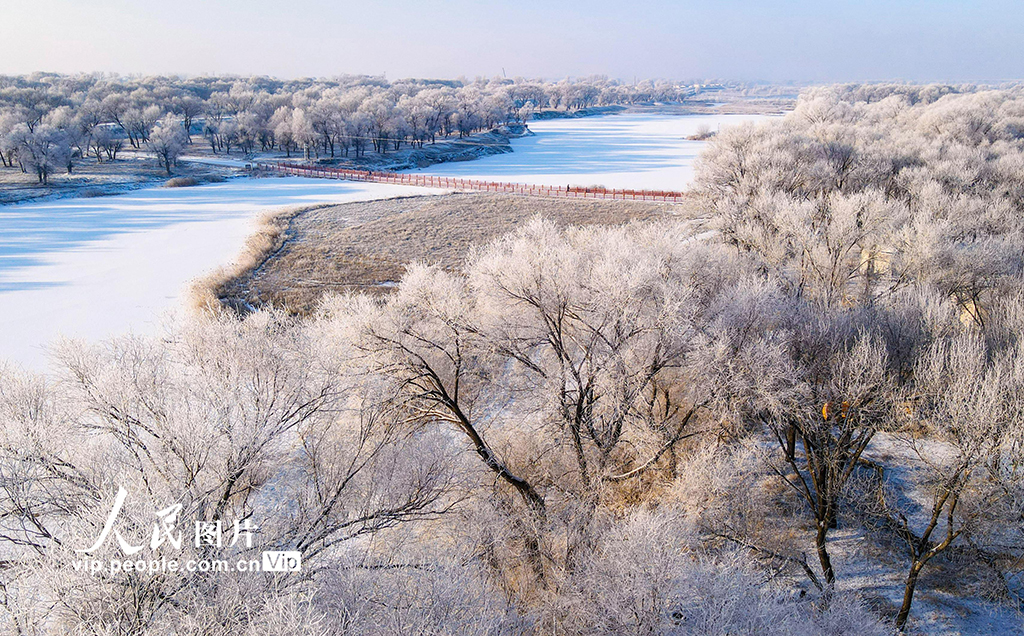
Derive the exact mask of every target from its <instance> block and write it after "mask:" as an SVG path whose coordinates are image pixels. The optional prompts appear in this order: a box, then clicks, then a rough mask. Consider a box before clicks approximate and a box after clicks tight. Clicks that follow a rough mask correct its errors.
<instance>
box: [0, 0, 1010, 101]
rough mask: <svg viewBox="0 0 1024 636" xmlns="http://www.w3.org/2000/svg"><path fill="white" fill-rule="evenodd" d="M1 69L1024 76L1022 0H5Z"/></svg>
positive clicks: (0, 22) (1, 1) (0, 8)
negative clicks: (331, 0) (486, 0)
mask: <svg viewBox="0 0 1024 636" xmlns="http://www.w3.org/2000/svg"><path fill="white" fill-rule="evenodd" d="M0 47H2V48H0V73H27V72H31V71H61V72H75V71H113V72H119V73H184V74H204V73H235V74H243V75H246V74H263V75H276V76H280V77H298V76H331V75H339V74H344V73H357V74H363V73H366V74H380V73H386V74H387V76H388V78H390V79H395V78H400V77H444V78H454V77H458V76H460V75H465V76H467V77H474V76H477V75H483V76H488V77H490V76H495V75H500V74H501V73H502V68H504V69H505V73H507V75H508V76H509V77H513V76H516V75H522V76H527V77H547V78H558V77H565V76H578V75H586V74H595V73H596V74H607V75H610V76H612V77H618V78H620V79H627V80H628V79H632V78H633V77H634V76H637V77H640V78H650V77H665V78H673V79H688V78H711V77H718V78H730V79H747V80H750V79H767V80H798V81H854V80H871V79H877V80H881V79H905V80H946V81H958V80H999V79H1015V78H1021V77H1024V71H1022V70H1021V61H1022V60H1024V2H1019V1H1018V2H1014V1H1011V0H978V1H974V2H970V1H956V2H954V1H950V0H927V1H925V0H916V1H911V0H891V1H887V2H885V1H881V0H862V1H860V2H849V1H846V0H841V1H832V0H783V1H774V2H765V1H762V2H750V1H741V0H703V1H691V0H677V1H674V2H673V1H668V0H663V1H651V0H618V1H609V0H585V1H581V0H548V1H546V2H541V1H535V0H512V1H509V0H501V1H500V2H493V1H492V2H482V1H473V0H395V1H390V2H385V1H378V0H358V1H355V2H353V1H351V0H340V1H334V2H329V1H323V0H205V1H204V0H162V1H156V0H0Z"/></svg>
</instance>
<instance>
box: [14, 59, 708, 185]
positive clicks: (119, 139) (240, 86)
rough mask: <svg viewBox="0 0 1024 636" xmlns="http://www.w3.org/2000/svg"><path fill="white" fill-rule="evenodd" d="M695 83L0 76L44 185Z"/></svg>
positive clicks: (656, 97)
mask: <svg viewBox="0 0 1024 636" xmlns="http://www.w3.org/2000/svg"><path fill="white" fill-rule="evenodd" d="M700 88H701V87H700V86H699V85H697V86H694V85H689V84H678V83H671V82H663V81H658V82H653V81H644V82H638V83H635V84H632V85H626V84H622V83H619V82H617V81H611V80H608V79H607V78H602V77H595V78H582V79H577V80H573V81H569V80H563V81H560V82H545V81H528V80H525V79H522V78H517V79H514V80H509V79H494V80H483V79H478V80H476V81H468V80H434V81H431V80H400V81H395V82H389V81H387V80H385V79H383V78H379V77H362V76H360V77H348V78H341V79H337V80H295V81H281V80H276V79H271V78H266V77H262V78H249V79H238V78H222V77H198V78H191V79H184V78H176V77H147V78H122V77H106V76H101V75H86V76H66V75H54V74H36V75H32V76H27V77H2V76H0V164H2V165H3V166H4V167H8V168H11V167H18V168H20V169H21V170H24V171H27V172H31V173H33V174H35V175H36V176H37V179H38V180H39V182H40V183H45V182H46V181H47V179H48V178H49V175H50V174H51V173H54V172H57V171H64V170H66V171H67V172H68V173H70V172H71V171H72V170H74V166H75V164H76V163H78V162H79V161H88V160H92V161H97V162H103V161H115V160H116V159H117V156H118V153H120V152H121V151H122V150H124V149H125V148H132V149H142V150H147V151H150V152H153V153H155V154H157V156H158V157H159V158H160V159H161V161H162V162H163V163H164V165H165V166H166V168H167V171H168V172H170V170H171V166H172V165H173V163H174V161H175V160H176V159H177V157H178V156H179V155H180V154H181V153H182V152H183V150H184V149H185V148H186V147H187V146H188V145H191V144H193V143H197V144H201V145H203V146H205V147H208V148H209V151H210V152H212V153H214V154H231V153H236V154H242V155H246V154H252V153H254V152H275V151H276V152H283V153H285V155H286V156H291V155H292V154H293V153H301V154H302V155H303V156H304V157H305V158H306V159H309V158H311V157H331V158H335V157H340V156H345V157H360V156H363V155H364V154H365V153H366V152H367V150H370V149H372V150H373V151H374V152H377V153H381V154H385V153H387V152H389V151H394V150H398V149H400V148H401V147H402V145H403V144H411V145H414V146H420V147H422V146H423V144H425V143H432V142H434V141H436V139H437V138H438V137H439V136H441V137H449V136H452V135H456V134H457V135H458V136H459V137H464V136H466V135H469V134H471V133H473V132H475V131H479V130H488V129H491V128H493V127H495V126H497V125H499V124H503V123H509V122H523V121H525V120H526V119H528V118H529V117H530V116H531V115H532V114H533V113H535V112H537V111H542V110H555V111H559V110H560V111H578V110H580V109H584V108H588V107H592V106H607V105H615V104H637V103H652V102H678V101H680V100H681V99H684V98H686V97H689V96H693V95H694V94H695V93H696V92H698V91H699V90H700Z"/></svg>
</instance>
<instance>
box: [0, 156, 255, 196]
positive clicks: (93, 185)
mask: <svg viewBox="0 0 1024 636" xmlns="http://www.w3.org/2000/svg"><path fill="white" fill-rule="evenodd" d="M240 174H241V171H240V170H238V169H235V168H232V167H230V166H224V165H212V164H206V163H190V162H180V163H179V165H178V166H176V167H175V169H174V173H173V174H172V175H171V176H170V177H168V176H167V171H166V170H165V169H164V168H163V167H162V166H160V165H159V164H158V162H157V160H156V158H154V157H150V156H148V155H147V154H145V153H137V154H136V153H131V152H126V153H123V155H122V156H121V157H120V158H118V159H117V160H116V161H104V162H99V163H98V162H96V160H95V159H86V160H84V161H79V162H77V163H76V165H75V167H74V169H73V171H72V173H71V174H67V173H66V172H65V171H61V172H60V173H55V174H51V175H50V178H49V183H47V184H46V185H43V184H40V183H37V180H36V177H35V176H34V175H32V174H27V173H23V172H22V171H21V170H20V169H19V168H18V167H17V166H15V167H12V168H0V206H3V205H11V204H15V203H27V202H41V201H55V200H58V199H75V198H94V197H103V196H113V195H118V194H124V193H126V192H133V191H135V190H141V189H143V188H154V187H159V186H162V185H166V184H168V182H170V181H171V180H172V179H188V180H189V181H188V183H191V184H192V185H199V184H203V183H218V182H222V181H224V180H225V179H228V178H231V177H233V176H238V175H240ZM179 183H180V181H179ZM172 185H173V183H172Z"/></svg>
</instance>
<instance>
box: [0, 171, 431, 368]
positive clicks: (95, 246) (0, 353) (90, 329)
mask: <svg viewBox="0 0 1024 636" xmlns="http://www.w3.org/2000/svg"><path fill="white" fill-rule="evenodd" d="M430 192H435V193H436V192H440V190H428V189H424V188H414V187H410V186H393V185H382V184H372V183H352V182H345V181H328V180H323V179H302V178H295V177H291V178H284V179H234V180H231V181H228V182H226V183H219V184H211V185H205V186H198V187H192V188H152V189H148V190H140V191H136V192H133V193H131V194H126V195H121V196H112V197H97V198H91V199H65V200H59V201H50V202H45V203H32V204H25V205H14V206H7V207H0V361H3V360H11V361H14V362H16V363H20V364H22V365H24V366H26V367H28V368H32V369H35V370H44V369H45V368H46V354H45V349H44V347H45V345H46V344H48V343H50V342H52V341H53V340H54V338H56V337H57V336H58V335H65V336H69V337H82V338H86V339H88V340H92V341H95V340H99V339H102V338H105V337H109V336H112V335H116V334H121V333H126V332H129V331H134V332H147V333H153V332H155V331H157V330H158V328H159V326H160V324H161V320H163V319H164V316H165V314H166V312H167V310H168V309H170V308H173V307H176V306H180V305H181V303H180V302H179V299H180V298H181V295H182V293H183V292H184V291H185V290H186V289H187V287H188V283H189V282H190V281H191V280H193V279H195V278H197V277H199V276H202V275H204V274H206V273H208V272H210V271H212V270H214V269H216V268H217V267H218V266H221V265H224V264H227V263H229V262H231V260H232V259H233V258H234V257H235V256H236V255H238V254H239V253H240V252H241V249H242V246H243V245H244V244H245V238H246V236H248V235H249V234H250V233H251V232H252V231H253V229H254V220H255V219H256V218H257V217H258V216H259V214H258V213H259V212H261V211H263V210H268V209H273V208H281V207H288V206H295V205H309V204H315V203H321V202H338V203H341V202H348V201H365V200H370V199H381V198H388V197H395V196H403V195H409V194H418V195H422V194H426V193H430Z"/></svg>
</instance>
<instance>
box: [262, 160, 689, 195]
mask: <svg viewBox="0 0 1024 636" xmlns="http://www.w3.org/2000/svg"><path fill="white" fill-rule="evenodd" d="M253 168H255V169H258V170H268V171H273V172H281V173H284V174H291V175H296V176H299V177H313V178H318V179H345V180H347V181H371V182H374V183H391V184H395V185H411V186H421V187H426V188H445V189H449V190H475V191H479V192H505V193H509V194H530V195H535V196H547V197H568V198H584V199H630V200H634V201H669V202H678V201H681V200H682V199H683V193H682V192H671V191H665V190H608V189H606V188H580V187H572V186H567V187H564V188H561V187H557V186H546V185H530V184H526V183H503V182H500V181H479V180H477V179H458V178H455V177H435V176H431V175H425V174H412V173H407V172H379V171H376V170H351V169H348V168H328V167H325V166H314V165H307V164H294V163H282V162H276V163H256V164H254V165H253Z"/></svg>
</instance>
